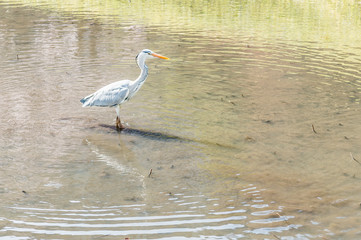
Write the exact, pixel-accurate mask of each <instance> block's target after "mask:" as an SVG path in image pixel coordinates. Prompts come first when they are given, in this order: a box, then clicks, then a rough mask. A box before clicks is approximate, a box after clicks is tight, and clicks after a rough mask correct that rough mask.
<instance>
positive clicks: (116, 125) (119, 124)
mask: <svg viewBox="0 0 361 240" xmlns="http://www.w3.org/2000/svg"><path fill="white" fill-rule="evenodd" d="M115 127H116V128H117V130H118V131H122V130H123V129H124V128H125V127H124V126H123V124H122V123H121V122H120V119H119V117H117V119H116V120H115Z"/></svg>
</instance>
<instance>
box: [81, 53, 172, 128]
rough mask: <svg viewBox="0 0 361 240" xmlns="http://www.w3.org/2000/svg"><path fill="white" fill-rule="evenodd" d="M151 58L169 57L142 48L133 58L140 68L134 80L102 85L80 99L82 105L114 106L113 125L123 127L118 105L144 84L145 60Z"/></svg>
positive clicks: (145, 74) (146, 73) (145, 77)
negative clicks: (115, 113) (115, 117)
mask: <svg viewBox="0 0 361 240" xmlns="http://www.w3.org/2000/svg"><path fill="white" fill-rule="evenodd" d="M152 58H162V59H169V58H167V57H164V56H161V55H159V54H157V53H155V52H153V51H151V50H149V49H144V50H142V51H141V52H140V53H139V54H138V55H137V56H136V58H135V59H136V61H137V64H138V66H139V68H140V70H141V72H140V75H139V77H138V78H137V79H136V80H134V81H131V80H121V81H118V82H114V83H111V84H109V85H107V86H105V87H102V88H101V89H99V90H98V91H96V92H95V93H93V94H90V95H89V96H86V97H85V98H83V99H81V100H80V102H81V103H82V104H83V107H91V106H97V107H115V110H116V112H117V119H116V122H115V126H116V128H117V129H118V130H122V129H124V126H123V125H122V123H121V122H120V105H121V104H123V103H125V102H127V101H129V100H130V99H131V98H132V97H133V96H134V95H135V94H136V93H137V92H138V91H139V89H140V87H141V86H142V85H143V84H144V82H145V80H146V79H147V76H148V67H147V65H145V61H146V60H147V59H152Z"/></svg>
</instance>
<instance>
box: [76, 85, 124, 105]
mask: <svg viewBox="0 0 361 240" xmlns="http://www.w3.org/2000/svg"><path fill="white" fill-rule="evenodd" d="M128 95H129V89H128V88H127V87H125V86H119V87H112V86H106V87H104V88H101V89H99V90H98V91H96V92H95V93H93V94H91V95H89V96H87V97H85V98H83V99H82V100H80V101H81V102H82V103H83V107H87V106H89V107H90V106H98V107H113V106H116V105H118V104H121V103H123V102H124V101H125V99H126V98H127V97H128Z"/></svg>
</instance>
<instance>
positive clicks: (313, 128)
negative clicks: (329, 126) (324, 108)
mask: <svg viewBox="0 0 361 240" xmlns="http://www.w3.org/2000/svg"><path fill="white" fill-rule="evenodd" d="M312 131H313V132H314V133H316V134H317V132H316V130H315V126H313V124H312Z"/></svg>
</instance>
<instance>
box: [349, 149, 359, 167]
mask: <svg viewBox="0 0 361 240" xmlns="http://www.w3.org/2000/svg"><path fill="white" fill-rule="evenodd" d="M350 156H351V159H352V160H354V161H355V162H357V163H358V164H360V165H361V162H360V161H359V160H357V159H356V158H355V157H354V156H353V155H352V153H351V152H350Z"/></svg>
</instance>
